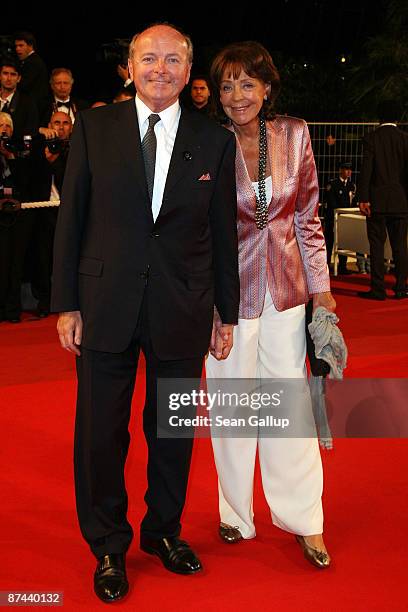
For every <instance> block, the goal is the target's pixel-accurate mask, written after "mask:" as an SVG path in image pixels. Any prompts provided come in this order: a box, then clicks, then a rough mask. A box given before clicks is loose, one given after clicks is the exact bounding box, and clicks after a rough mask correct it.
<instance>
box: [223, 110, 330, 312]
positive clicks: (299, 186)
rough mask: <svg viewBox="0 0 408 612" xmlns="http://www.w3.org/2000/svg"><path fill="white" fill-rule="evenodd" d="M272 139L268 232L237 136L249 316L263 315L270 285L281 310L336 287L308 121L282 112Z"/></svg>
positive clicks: (270, 130) (272, 124) (243, 308)
mask: <svg viewBox="0 0 408 612" xmlns="http://www.w3.org/2000/svg"><path fill="white" fill-rule="evenodd" d="M230 129H232V130H233V128H230ZM267 139H268V154H269V161H270V166H271V169H272V200H271V202H270V203H269V209H268V226H267V227H266V228H265V229H264V230H259V229H258V228H257V227H256V225H255V206H256V200H255V193H254V190H253V188H252V184H251V180H250V178H249V175H248V172H247V169H246V165H245V162H244V158H243V155H242V150H241V147H240V145H239V141H238V139H237V154H236V178H237V192H238V243H239V271H240V274H239V275H240V283H241V301H240V310H239V316H240V318H243V319H255V318H256V317H259V316H260V314H261V312H262V309H263V304H264V298H265V292H266V287H267V285H268V286H269V290H270V293H271V295H272V299H273V303H274V305H275V307H276V309H277V310H287V309H288V308H292V307H293V306H297V305H299V304H305V303H306V302H307V301H308V299H309V294H312V293H320V292H323V291H329V290H330V280H329V272H328V268H327V263H326V246H325V242H324V237H323V231H322V226H321V223H320V220H319V217H318V214H317V209H318V200H319V188H318V182H317V174H316V166H315V162H314V157H313V153H312V147H311V144H310V136H309V131H308V128H307V125H306V123H305V122H304V121H303V120H302V119H295V118H293V117H286V116H279V115H278V116H277V117H276V118H275V120H274V121H268V122H267Z"/></svg>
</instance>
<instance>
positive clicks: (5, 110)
mask: <svg viewBox="0 0 408 612" xmlns="http://www.w3.org/2000/svg"><path fill="white" fill-rule="evenodd" d="M1 112H2V113H10V104H9V101H8V100H7V102H5V103H4V105H3V108H2V109H1Z"/></svg>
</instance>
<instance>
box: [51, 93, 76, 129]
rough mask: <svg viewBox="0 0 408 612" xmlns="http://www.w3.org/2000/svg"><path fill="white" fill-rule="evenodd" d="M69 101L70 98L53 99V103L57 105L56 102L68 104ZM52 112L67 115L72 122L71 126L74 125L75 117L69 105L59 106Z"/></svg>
mask: <svg viewBox="0 0 408 612" xmlns="http://www.w3.org/2000/svg"><path fill="white" fill-rule="evenodd" d="M70 100H71V98H68V100H61V99H60V98H55V97H54V102H55V104H56V105H57V102H69V101H70ZM54 112H58V113H66V114H67V115H69V116H70V117H71V121H72V125H74V123H75V115H74V111H73V110H72V106H71V104H69V105H68V106H65V105H64V106H60V107H59V108H58V106H57V111H54Z"/></svg>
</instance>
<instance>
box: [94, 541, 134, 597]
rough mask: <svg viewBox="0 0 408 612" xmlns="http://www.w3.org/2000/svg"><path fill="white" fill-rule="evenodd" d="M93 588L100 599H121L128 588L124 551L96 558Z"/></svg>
mask: <svg viewBox="0 0 408 612" xmlns="http://www.w3.org/2000/svg"><path fill="white" fill-rule="evenodd" d="M94 589H95V593H96V595H97V596H98V597H99V599H101V600H102V601H104V602H106V603H109V602H111V601H118V599H122V598H123V597H124V596H125V595H126V593H127V592H128V590H129V583H128V581H127V577H126V566H125V555H124V553H119V554H112V555H105V556H103V557H100V559H98V565H97V566H96V570H95V575H94Z"/></svg>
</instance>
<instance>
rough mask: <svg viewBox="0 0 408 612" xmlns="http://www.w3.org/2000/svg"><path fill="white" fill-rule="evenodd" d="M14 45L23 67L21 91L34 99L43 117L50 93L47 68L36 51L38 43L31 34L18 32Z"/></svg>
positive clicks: (40, 115)
mask: <svg viewBox="0 0 408 612" xmlns="http://www.w3.org/2000/svg"><path fill="white" fill-rule="evenodd" d="M14 44H15V49H16V54H17V57H18V59H19V60H20V65H21V81H20V83H19V90H20V91H22V92H24V93H26V94H28V95H30V96H31V97H32V98H33V100H34V102H35V103H36V105H37V109H38V114H39V117H42V116H43V113H44V111H45V107H46V103H47V97H48V92H49V87H48V70H47V67H46V65H45V63H44V61H43V60H42V59H41V57H40V56H39V55H38V53H37V52H36V50H35V47H36V41H35V38H34V36H33V34H31V32H16V33H15V35H14Z"/></svg>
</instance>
